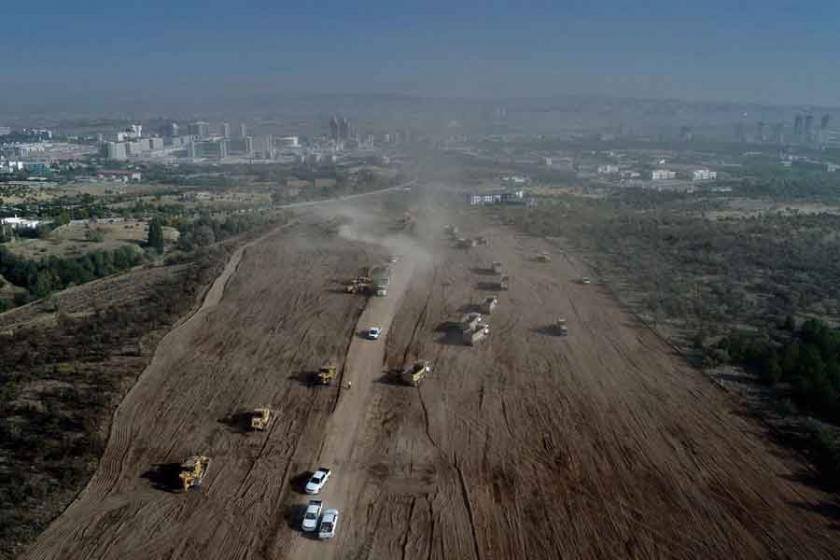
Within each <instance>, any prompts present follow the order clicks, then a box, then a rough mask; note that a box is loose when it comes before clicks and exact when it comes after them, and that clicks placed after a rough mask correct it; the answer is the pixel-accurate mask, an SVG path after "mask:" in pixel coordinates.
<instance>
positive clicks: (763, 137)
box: [756, 121, 767, 142]
mask: <svg viewBox="0 0 840 560" xmlns="http://www.w3.org/2000/svg"><path fill="white" fill-rule="evenodd" d="M756 140H758V141H759V142H767V124H765V122H764V121H758V127H757V130H756Z"/></svg>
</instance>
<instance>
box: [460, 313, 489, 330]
mask: <svg viewBox="0 0 840 560" xmlns="http://www.w3.org/2000/svg"><path fill="white" fill-rule="evenodd" d="M482 323H484V317H482V316H481V313H467V314H466V315H464V316H463V317H461V321H460V322H459V323H458V328H459V330H460V331H461V332H465V331H469V330H473V329H476V328H478V326H479V325H481V324H482Z"/></svg>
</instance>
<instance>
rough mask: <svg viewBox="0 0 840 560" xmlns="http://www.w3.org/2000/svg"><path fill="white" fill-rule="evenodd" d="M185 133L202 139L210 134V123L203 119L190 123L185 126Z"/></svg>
mask: <svg viewBox="0 0 840 560" xmlns="http://www.w3.org/2000/svg"><path fill="white" fill-rule="evenodd" d="M187 133H188V134H189V135H190V136H196V137H198V139H199V140H203V139H204V138H207V137H209V136H210V125H209V124H207V123H206V122H204V121H198V122H194V123H191V124H190V125H189V126H188V127H187Z"/></svg>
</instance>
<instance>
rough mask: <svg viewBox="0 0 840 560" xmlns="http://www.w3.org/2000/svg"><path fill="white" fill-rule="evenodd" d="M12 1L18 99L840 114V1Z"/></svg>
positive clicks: (6, 69)
mask: <svg viewBox="0 0 840 560" xmlns="http://www.w3.org/2000/svg"><path fill="white" fill-rule="evenodd" d="M5 4H6V5H5V6H4V7H3V9H2V12H1V13H2V14H3V17H2V21H3V23H2V26H3V27H2V30H0V49H2V52H3V53H4V56H3V62H2V64H0V68H2V73H0V76H2V77H0V101H5V102H9V101H13V100H14V99H16V98H17V99H28V100H42V99H57V98H65V99H68V98H73V97H74V96H83V97H94V98H95V97H100V96H107V95H109V94H118V93H125V92H134V93H137V94H142V95H144V96H148V97H151V98H155V97H158V96H161V97H183V96H186V95H190V94H194V93H199V92H202V91H203V92H204V94H205V95H230V94H234V93H243V94H250V93H268V92H272V93H274V92H276V93H304V92H319V93H329V92H332V93H349V92H358V93H409V94H420V95H435V96H444V97H447V96H465V97H474V96H476V97H496V96H546V95H553V94H564V93H600V94H619V95H630V96H638V97H679V98H688V99H712V100H737V101H757V102H769V103H803V104H809V103H813V104H826V105H840V2H838V1H837V0H820V1H816V0H812V1H809V0H799V1H782V0H763V1H760V0H755V1H745V0H742V1H738V0H727V1H723V0H705V1H700V0H696V1H694V0H693V1H687V0H647V1H646V0H636V1H628V2H624V1H617V0H611V1H598V0H590V1H579V2H578V1H571V2H568V1H567V2H563V1H555V2H529V3H527V5H521V4H525V3H523V2H517V3H514V2H510V3H505V2H488V3H479V2H468V1H461V0H450V1H448V2H437V1H433V0H428V1H425V2H417V3H407V2H399V1H398V0H383V1H378V2H362V1H346V2H331V1H321V2H313V3H306V2H304V1H302V0H300V1H295V2H284V1H282V0H272V1H250V2H249V1H247V0H240V1H237V0H225V1H216V0H201V1H197V0H178V1H156V0H145V1H142V2H141V1H132V0H110V1H107V2H101V1H99V0H84V1H78V2H77V1H74V0H61V1H56V0H46V1H34V0H32V1H29V2H25V1H16V2H7V3H5Z"/></svg>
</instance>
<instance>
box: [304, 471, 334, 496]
mask: <svg viewBox="0 0 840 560" xmlns="http://www.w3.org/2000/svg"><path fill="white" fill-rule="evenodd" d="M329 479H330V469H325V468H324V467H320V468H319V469H318V470H317V471H315V472H314V473H312V476H311V477H309V480H308V481H307V483H306V487H305V488H304V490H306V493H307V494H317V493H318V492H320V491H321V490H322V489H323V488H324V485H325V484H326V483H327V481H328V480H329Z"/></svg>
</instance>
